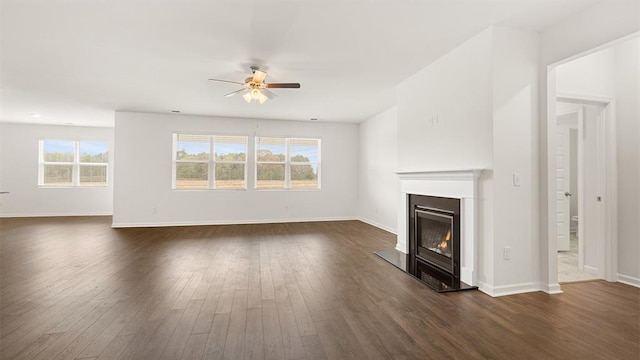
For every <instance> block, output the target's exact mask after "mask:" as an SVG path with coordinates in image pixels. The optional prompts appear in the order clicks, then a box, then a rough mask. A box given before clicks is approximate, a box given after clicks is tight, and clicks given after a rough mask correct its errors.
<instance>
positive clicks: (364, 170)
mask: <svg viewBox="0 0 640 360" xmlns="http://www.w3.org/2000/svg"><path fill="white" fill-rule="evenodd" d="M397 133H398V108H397V107H395V106H394V107H392V108H390V109H388V110H386V111H383V112H382V113H380V114H378V115H376V116H374V117H372V118H369V119H367V120H365V121H363V122H361V123H360V125H359V144H360V150H359V152H358V153H359V158H358V168H359V171H358V217H359V218H360V220H361V221H364V222H366V223H369V224H372V225H375V226H377V227H379V228H382V229H385V230H387V231H389V232H393V233H396V231H397V227H398V223H397V213H398V194H399V193H400V180H399V178H398V176H397V175H396V174H395V172H396V171H397V167H398V166H397V161H398V159H397V150H398V141H397Z"/></svg>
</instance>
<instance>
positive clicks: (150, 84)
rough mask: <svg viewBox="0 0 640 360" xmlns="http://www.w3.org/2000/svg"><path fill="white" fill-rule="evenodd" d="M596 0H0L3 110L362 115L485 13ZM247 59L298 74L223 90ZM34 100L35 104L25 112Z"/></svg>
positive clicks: (281, 73)
mask: <svg viewBox="0 0 640 360" xmlns="http://www.w3.org/2000/svg"><path fill="white" fill-rule="evenodd" d="M595 2H596V1H595V0H554V1H543V0H511V1H505V0H501V1H488V0H477V1H460V0H433V1H408V0H394V1H379V0H378V1H375V0H341V1H321V0H304V1H300V0H299V1H271V0H261V1H252V0H237V1H184V0H182V1H180V0H166V1H161V2H160V1H159V2H150V1H143V0H110V1H89V2H88V1H80V0H65V1H61V0H41V1H29V0H2V2H1V9H0V10H1V11H0V17H1V21H0V23H1V25H0V26H1V28H0V33H1V34H2V35H1V43H0V46H1V47H0V54H1V63H0V67H1V71H0V76H1V82H2V84H1V94H0V95H1V97H0V101H1V102H2V103H1V105H2V107H1V114H0V121H6V122H21V123H44V124H69V123H72V124H74V125H87V126H113V118H114V112H115V111H118V110H123V111H140V112H159V113H172V110H176V109H179V111H180V113H181V114H198V115H213V116H223V117H244V118H257V119H281V120H306V121H308V120H309V119H310V118H318V119H321V120H322V121H335V122H360V121H362V120H364V119H366V118H368V117H370V116H372V115H375V114H377V113H379V112H381V111H383V110H385V109H387V108H389V107H390V106H393V105H394V104H395V87H396V85H397V84H398V83H400V82H402V81H403V80H404V79H406V78H407V77H409V76H410V75H412V74H414V73H416V72H417V71H419V70H420V69H422V68H424V67H425V66H426V65H428V64H430V63H432V62H433V61H435V60H436V59H438V58H439V57H441V56H442V55H443V54H445V53H447V52H448V51H450V50H451V49H453V48H454V47H455V46H456V45H458V44H460V43H461V42H463V41H464V40H466V39H467V38H469V37H471V36H472V35H474V34H475V33H477V32H479V31H481V30H482V29H484V28H486V27H487V26H490V25H494V24H495V25H505V26H514V27H520V28H525V29H530V30H541V29H544V28H545V27H547V26H549V25H552V24H554V23H556V22H558V21H560V20H562V19H564V18H566V17H568V16H570V15H571V14H573V13H576V12H578V11H580V10H582V9H585V8H587V7H589V6H591V5H593V4H594V3H595ZM251 65H256V66H259V67H260V69H261V70H264V71H265V72H267V73H268V74H269V81H271V82H294V81H295V82H299V83H301V88H300V89H296V90H291V89H279V91H278V93H277V94H278V97H277V98H276V99H274V100H272V101H268V102H266V103H264V104H257V103H255V102H254V103H251V104H247V103H245V102H244V101H243V99H242V98H241V97H230V98H225V97H224V95H225V94H227V93H229V92H231V91H233V90H235V89H237V87H236V86H234V85H233V84H224V83H212V82H210V81H208V80H207V79H209V78H216V79H229V80H237V79H244V78H245V77H247V76H248V75H249V74H250V73H251V70H250V69H249V67H250V66H251ZM33 114H39V115H40V117H33V116H32V115H33Z"/></svg>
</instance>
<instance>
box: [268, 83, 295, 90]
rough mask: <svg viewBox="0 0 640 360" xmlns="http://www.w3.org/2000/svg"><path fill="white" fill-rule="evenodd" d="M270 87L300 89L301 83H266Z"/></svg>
mask: <svg viewBox="0 0 640 360" xmlns="http://www.w3.org/2000/svg"><path fill="white" fill-rule="evenodd" d="M265 85H267V88H269V89H300V83H275V84H265Z"/></svg>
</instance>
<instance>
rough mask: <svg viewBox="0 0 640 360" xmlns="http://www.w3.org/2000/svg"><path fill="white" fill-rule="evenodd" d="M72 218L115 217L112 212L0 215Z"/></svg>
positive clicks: (3, 216)
mask: <svg viewBox="0 0 640 360" xmlns="http://www.w3.org/2000/svg"><path fill="white" fill-rule="evenodd" d="M70 216H113V213H112V212H95V213H93V212H92V213H68V214H67V213H65V214H60V213H35V214H20V213H8V214H0V218H22V217H24V218H33V217H70Z"/></svg>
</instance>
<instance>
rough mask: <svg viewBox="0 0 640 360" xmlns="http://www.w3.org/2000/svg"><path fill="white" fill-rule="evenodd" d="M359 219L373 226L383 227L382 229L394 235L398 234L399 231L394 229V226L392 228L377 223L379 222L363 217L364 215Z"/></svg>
mask: <svg viewBox="0 0 640 360" xmlns="http://www.w3.org/2000/svg"><path fill="white" fill-rule="evenodd" d="M358 220H360V221H362V222H363V223H365V224H369V225H371V226H375V227H377V228H378V229H382V230H384V231H386V232H390V233H392V234H394V235H398V232H397V231H396V229H392V228H390V227H388V226H384V225H382V224H379V223H377V222H375V221H373V220H369V219H366V218H363V217H362V216H358Z"/></svg>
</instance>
